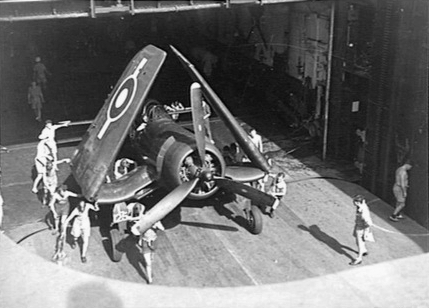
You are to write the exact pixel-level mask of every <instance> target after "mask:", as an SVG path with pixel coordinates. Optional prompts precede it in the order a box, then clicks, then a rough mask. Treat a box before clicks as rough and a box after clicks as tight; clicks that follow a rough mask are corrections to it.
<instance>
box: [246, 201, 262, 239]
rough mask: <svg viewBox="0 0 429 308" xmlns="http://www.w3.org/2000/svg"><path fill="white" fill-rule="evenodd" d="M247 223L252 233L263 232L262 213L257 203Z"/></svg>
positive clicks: (250, 212) (253, 206)
mask: <svg viewBox="0 0 429 308" xmlns="http://www.w3.org/2000/svg"><path fill="white" fill-rule="evenodd" d="M247 223H248V225H249V231H250V233H253V234H259V233H261V232H262V226H263V221H262V213H261V210H260V209H259V208H258V207H257V206H256V205H252V208H251V210H250V211H249V215H248V221H247Z"/></svg>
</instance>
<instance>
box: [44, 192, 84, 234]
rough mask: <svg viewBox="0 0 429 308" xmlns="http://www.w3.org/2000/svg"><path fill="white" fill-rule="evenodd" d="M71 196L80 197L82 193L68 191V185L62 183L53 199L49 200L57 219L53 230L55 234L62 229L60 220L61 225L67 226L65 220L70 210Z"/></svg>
mask: <svg viewBox="0 0 429 308" xmlns="http://www.w3.org/2000/svg"><path fill="white" fill-rule="evenodd" d="M69 197H75V198H78V197H80V195H78V194H76V193H74V192H71V191H68V190H67V185H61V186H59V187H58V188H57V190H56V191H55V193H54V195H53V197H52V199H51V201H50V202H49V208H50V209H51V211H52V214H53V215H54V220H55V227H54V230H53V232H52V234H53V235H55V234H57V231H60V229H59V228H60V220H61V227H62V226H65V221H66V218H67V215H68V214H69V211H70V202H69Z"/></svg>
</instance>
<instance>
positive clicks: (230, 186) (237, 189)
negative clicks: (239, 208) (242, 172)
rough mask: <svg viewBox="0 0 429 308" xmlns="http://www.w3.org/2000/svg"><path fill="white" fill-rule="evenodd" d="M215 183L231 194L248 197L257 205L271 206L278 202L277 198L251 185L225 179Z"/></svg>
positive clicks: (216, 179)
mask: <svg viewBox="0 0 429 308" xmlns="http://www.w3.org/2000/svg"><path fill="white" fill-rule="evenodd" d="M215 182H216V184H217V185H218V186H219V187H222V188H223V189H225V190H227V191H229V192H232V193H235V194H238V195H240V196H243V197H246V198H248V199H250V200H252V201H253V202H254V203H255V204H257V205H267V206H271V205H273V204H274V202H275V201H276V200H277V199H276V198H275V197H273V196H271V195H269V194H267V193H264V192H263V191H260V190H259V189H256V188H253V187H252V186H250V185H246V184H243V183H238V182H235V181H232V180H228V179H225V178H215Z"/></svg>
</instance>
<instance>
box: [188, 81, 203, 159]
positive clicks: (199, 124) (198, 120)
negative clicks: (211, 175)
mask: <svg viewBox="0 0 429 308" xmlns="http://www.w3.org/2000/svg"><path fill="white" fill-rule="evenodd" d="M191 106H192V120H193V124H194V132H195V141H196V143H197V150H198V155H199V156H200V161H201V163H204V161H205V156H206V130H205V125H204V109H203V97H202V92H201V86H200V84H199V83H198V82H194V83H193V84H192V85H191Z"/></svg>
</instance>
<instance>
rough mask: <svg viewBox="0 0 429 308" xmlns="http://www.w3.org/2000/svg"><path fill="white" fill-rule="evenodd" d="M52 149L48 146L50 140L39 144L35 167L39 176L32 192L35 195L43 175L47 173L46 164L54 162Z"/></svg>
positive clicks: (44, 140)
mask: <svg viewBox="0 0 429 308" xmlns="http://www.w3.org/2000/svg"><path fill="white" fill-rule="evenodd" d="M53 159H54V158H53V156H52V151H51V148H50V147H49V145H48V139H47V138H44V139H42V140H40V141H39V143H38V144H37V154H36V157H35V158H34V166H35V167H36V171H37V176H36V178H35V179H34V182H33V188H32V189H31V191H32V192H33V193H35V194H37V192H38V189H37V187H38V185H39V182H40V181H41V180H42V179H43V174H44V173H45V172H46V163H47V161H48V160H53Z"/></svg>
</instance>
